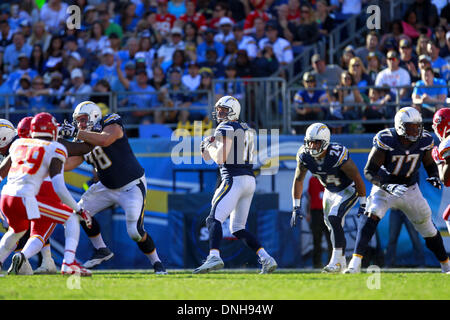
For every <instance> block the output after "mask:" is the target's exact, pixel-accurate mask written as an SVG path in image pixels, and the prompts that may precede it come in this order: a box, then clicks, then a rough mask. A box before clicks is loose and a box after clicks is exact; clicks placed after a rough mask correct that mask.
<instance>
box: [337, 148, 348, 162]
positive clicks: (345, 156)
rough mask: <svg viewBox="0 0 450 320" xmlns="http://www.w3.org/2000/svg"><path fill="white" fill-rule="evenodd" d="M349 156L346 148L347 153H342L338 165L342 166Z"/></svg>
mask: <svg viewBox="0 0 450 320" xmlns="http://www.w3.org/2000/svg"><path fill="white" fill-rule="evenodd" d="M347 154H348V149H347V148H345V151H344V152H343V153H342V155H341V157H340V158H339V160H338V163H337V165H338V166H340V165H341V164H342V162H343V161H344V159H346V158H347Z"/></svg>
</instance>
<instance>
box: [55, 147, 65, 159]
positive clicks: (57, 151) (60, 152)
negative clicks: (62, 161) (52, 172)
mask: <svg viewBox="0 0 450 320" xmlns="http://www.w3.org/2000/svg"><path fill="white" fill-rule="evenodd" d="M55 152H56V153H59V154H61V155H63V156H64V158H67V154H66V153H65V152H64V150H61V149H59V148H58V149H56V150H55Z"/></svg>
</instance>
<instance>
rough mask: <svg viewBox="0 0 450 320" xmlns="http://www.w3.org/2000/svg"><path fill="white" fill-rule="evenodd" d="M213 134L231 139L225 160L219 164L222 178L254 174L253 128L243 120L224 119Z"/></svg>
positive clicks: (254, 135) (254, 136) (254, 134)
mask: <svg viewBox="0 0 450 320" xmlns="http://www.w3.org/2000/svg"><path fill="white" fill-rule="evenodd" d="M214 136H216V137H218V136H223V137H227V138H229V139H232V141H233V146H232V149H231V151H230V153H229V155H228V158H227V161H226V162H225V164H221V165H219V168H220V175H221V176H222V180H224V179H227V178H229V177H234V176H244V175H248V176H254V175H253V170H252V169H253V153H254V151H255V139H256V133H255V130H253V129H251V128H250V127H249V126H248V125H247V124H246V123H244V122H238V121H224V122H221V123H220V124H219V125H218V126H217V128H216V131H215V133H214Z"/></svg>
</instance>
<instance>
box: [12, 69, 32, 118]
mask: <svg viewBox="0 0 450 320" xmlns="http://www.w3.org/2000/svg"><path fill="white" fill-rule="evenodd" d="M15 94H16V97H15V99H14V108H12V110H11V111H19V112H20V113H14V114H11V115H10V116H9V119H10V120H11V122H12V123H14V124H17V123H18V122H19V121H20V120H21V119H22V118H23V117H25V116H27V115H28V114H30V108H29V107H30V100H29V98H30V97H31V96H32V89H31V79H30V76H29V75H28V74H26V73H24V74H23V75H22V77H21V78H20V80H19V87H18V88H17V91H16V92H15Z"/></svg>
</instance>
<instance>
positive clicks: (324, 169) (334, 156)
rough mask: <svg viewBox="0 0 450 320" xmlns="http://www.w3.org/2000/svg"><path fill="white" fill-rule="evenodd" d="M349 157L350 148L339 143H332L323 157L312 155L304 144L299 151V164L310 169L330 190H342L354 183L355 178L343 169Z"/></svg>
mask: <svg viewBox="0 0 450 320" xmlns="http://www.w3.org/2000/svg"><path fill="white" fill-rule="evenodd" d="M348 159H350V154H349V151H348V149H347V148H346V147H344V146H343V145H341V144H339V143H330V145H329V146H328V148H327V151H326V154H325V157H324V158H322V159H317V158H314V157H313V156H311V155H310V154H309V153H308V152H306V150H305V148H304V146H301V147H300V149H299V150H298V153H297V163H298V165H301V166H303V167H305V168H306V169H308V170H309V171H310V172H311V173H312V174H313V175H314V176H316V177H317V178H318V179H319V181H320V183H322V185H323V186H324V187H325V188H326V189H327V190H328V191H330V192H339V191H342V190H344V189H345V188H347V187H348V186H349V185H351V184H352V182H353V180H351V179H350V178H349V177H347V175H346V174H345V173H344V171H342V170H341V167H342V165H343V164H344V163H345V162H347V161H348Z"/></svg>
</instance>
